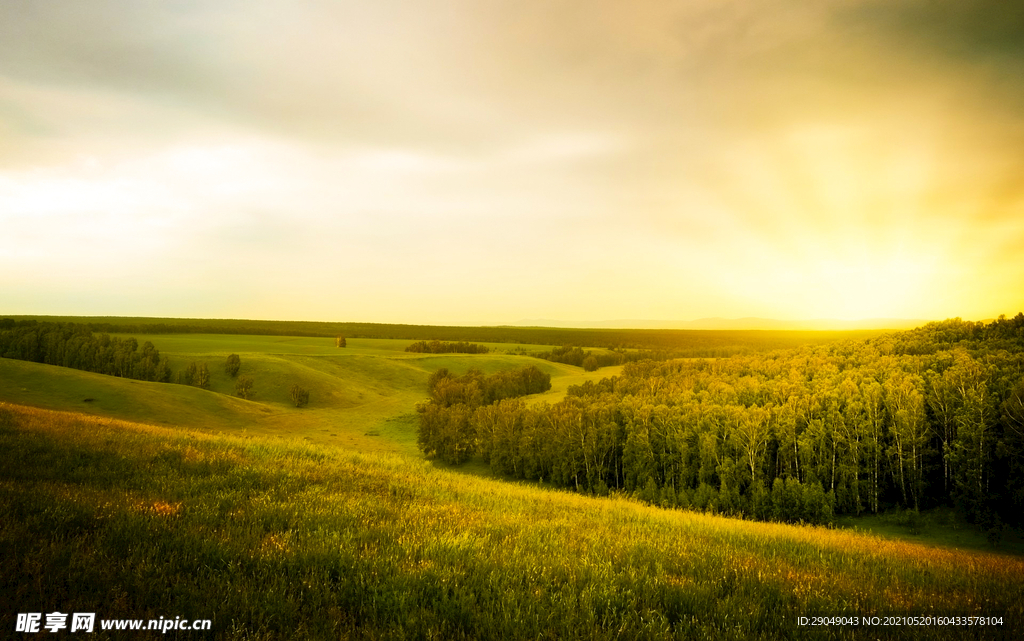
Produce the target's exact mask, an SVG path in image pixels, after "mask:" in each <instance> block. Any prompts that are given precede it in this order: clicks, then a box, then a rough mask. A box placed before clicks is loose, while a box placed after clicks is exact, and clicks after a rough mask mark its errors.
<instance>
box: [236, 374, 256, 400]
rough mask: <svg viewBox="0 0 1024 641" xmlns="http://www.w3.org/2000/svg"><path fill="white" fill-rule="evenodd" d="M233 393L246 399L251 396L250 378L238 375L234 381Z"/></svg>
mask: <svg viewBox="0 0 1024 641" xmlns="http://www.w3.org/2000/svg"><path fill="white" fill-rule="evenodd" d="M235 394H238V395H239V396H241V397H242V398H244V399H247V400H248V398H249V397H250V396H252V379H251V378H249V377H248V376H239V377H238V380H236V381H235Z"/></svg>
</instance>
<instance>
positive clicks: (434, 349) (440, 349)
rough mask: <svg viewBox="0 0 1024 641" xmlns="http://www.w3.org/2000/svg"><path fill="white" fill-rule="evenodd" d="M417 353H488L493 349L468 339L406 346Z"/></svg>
mask: <svg viewBox="0 0 1024 641" xmlns="http://www.w3.org/2000/svg"><path fill="white" fill-rule="evenodd" d="M405 351H407V352H415V353H417V354H486V353H487V352H489V351H491V350H489V349H487V346H486V345H478V344H476V343H467V342H466V341H458V342H451V341H419V342H417V343H413V344H412V345H410V346H408V347H406V348H405Z"/></svg>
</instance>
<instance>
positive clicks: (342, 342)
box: [334, 336, 347, 347]
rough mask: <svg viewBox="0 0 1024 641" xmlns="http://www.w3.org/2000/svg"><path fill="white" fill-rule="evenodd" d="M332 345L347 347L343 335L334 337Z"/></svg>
mask: <svg viewBox="0 0 1024 641" xmlns="http://www.w3.org/2000/svg"><path fill="white" fill-rule="evenodd" d="M334 346H335V347H347V346H346V345H345V337H344V336H339V337H337V338H335V339H334Z"/></svg>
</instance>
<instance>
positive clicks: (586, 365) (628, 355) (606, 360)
mask: <svg viewBox="0 0 1024 641" xmlns="http://www.w3.org/2000/svg"><path fill="white" fill-rule="evenodd" d="M530 356H533V357H535V358H541V359H544V360H546V361H551V362H552V363H565V364H566V365H575V366H576V367H582V368H583V370H584V371H587V372H594V371H596V370H598V369H599V368H601V367H609V366H611V365H622V364H623V363H631V362H634V361H642V360H655V361H663V360H667V359H669V358H671V357H672V353H671V352H666V351H660V352H659V351H653V350H643V351H632V352H627V351H624V350H621V349H615V350H612V351H605V352H595V351H593V350H584V349H583V348H582V347H577V346H573V345H564V346H562V347H556V348H554V349H552V350H551V351H548V352H539V353H533V354H530Z"/></svg>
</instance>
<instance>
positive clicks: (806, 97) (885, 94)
mask: <svg viewBox="0 0 1024 641" xmlns="http://www.w3.org/2000/svg"><path fill="white" fill-rule="evenodd" d="M1020 33H1024V5H1021V4H1020V3H1011V2H1002V1H981V2H971V3H964V2H959V1H954V0H939V1H927V2H926V1H919V0H911V1H908V2H901V3H892V2H889V1H887V0H884V1H883V0H878V1H870V0H869V1H863V0H859V1H853V0H835V1H830V2H812V1H805V2H795V1H789V0H784V1H756V0H755V1H750V0H742V1H732V0H692V1H686V2H667V1H662V2H650V1H646V0H636V1H631V2H607V1H603V0H515V1H507V2H506V1H503V0H466V1H444V0H437V1H418V2H413V1H399V0H375V1H374V2H323V1H321V2H313V1H304V0H289V1H268V0H203V1H198V0H193V1H168V0H159V1H157V0H121V1H111V0H106V1H105V0H95V1H90V2H67V1H66V0H61V1H53V0H5V1H4V2H3V3H2V4H0V314H54V315H104V316H158V317H193V318H195V317H201V318H261V319H282V320H285V319H288V320H328V321H363V322H386V323H414V324H462V325H475V324H485V325H491V324H504V323H512V322H516V321H518V320H520V319H537V318H540V319H560V320H562V321H573V320H579V321H587V320H589V321H596V320H608V319H620V318H629V319H666V320H668V319H671V320H688V319H696V318H704V317H725V318H738V317H751V316H753V317H764V318H775V319H818V318H831V319H862V318H916V319H918V318H919V319H943V318H950V317H962V318H965V319H975V320H977V319H987V318H993V317H995V316H997V315H999V314H1004V313H1005V314H1007V315H1008V316H1012V315H1014V314H1016V313H1017V312H1018V311H1021V310H1022V309H1024V73H1022V72H1021V70H1022V69H1024V39H1021V38H1020V36H1019V34H1020Z"/></svg>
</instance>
